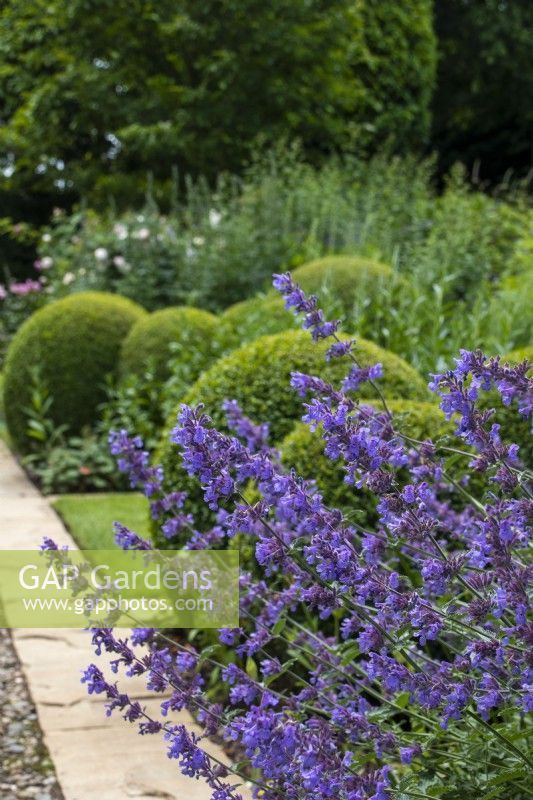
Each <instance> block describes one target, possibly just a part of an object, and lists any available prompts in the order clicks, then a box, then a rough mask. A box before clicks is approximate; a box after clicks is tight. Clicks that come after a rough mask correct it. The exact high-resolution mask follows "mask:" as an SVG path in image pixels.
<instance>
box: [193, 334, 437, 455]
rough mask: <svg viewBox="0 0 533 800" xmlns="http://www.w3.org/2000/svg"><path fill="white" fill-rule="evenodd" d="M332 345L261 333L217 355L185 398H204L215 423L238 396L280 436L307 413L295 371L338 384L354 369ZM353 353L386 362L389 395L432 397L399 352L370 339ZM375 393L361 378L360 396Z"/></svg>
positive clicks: (366, 362)
mask: <svg viewBox="0 0 533 800" xmlns="http://www.w3.org/2000/svg"><path fill="white" fill-rule="evenodd" d="M344 338H349V337H344ZM330 345H331V340H326V341H321V342H318V343H315V342H313V340H312V339H311V336H310V335H309V333H308V332H307V331H301V330H292V331H285V332H282V333H278V334H274V335H272V336H262V337H260V338H259V339H256V340H255V341H253V342H250V343H249V344H247V345H244V346H243V347H240V348H239V349H238V350H234V351H233V352H232V353H229V354H228V355H226V356H224V357H223V358H220V359H219V360H218V361H216V362H215V363H214V364H213V365H212V366H211V367H210V368H209V369H208V370H207V371H206V372H204V373H203V374H202V375H201V376H200V377H199V379H198V380H197V381H196V383H195V384H193V386H191V388H190V390H189V391H188V392H187V394H186V395H185V396H184V397H183V398H182V402H184V403H187V404H189V405H196V404H198V403H203V404H204V407H205V411H206V413H207V414H209V415H210V416H211V417H212V418H213V421H214V422H215V424H216V425H218V426H222V427H224V424H225V414H224V411H223V409H222V403H223V401H224V400H237V402H238V403H239V404H240V405H241V407H242V409H243V411H244V413H245V414H247V415H248V416H249V417H251V418H252V419H253V420H254V421H256V422H268V424H269V426H270V433H271V438H272V441H273V442H278V441H280V439H281V438H283V436H285V434H286V433H288V432H289V430H290V429H291V428H292V426H293V423H294V421H295V420H296V419H299V417H301V415H302V413H303V411H302V399H301V397H300V396H299V395H298V393H297V392H296V391H295V390H294V389H293V388H292V387H291V373H292V372H304V373H306V374H309V375H318V376H320V377H321V378H324V379H325V380H327V381H330V382H332V383H334V384H338V383H339V382H340V381H341V380H342V379H343V378H344V377H345V375H346V373H347V372H348V371H349V369H350V366H351V363H350V361H349V360H348V359H346V358H333V359H331V360H330V361H327V360H326V358H325V354H326V351H327V350H328V348H329V347H330ZM354 353H355V355H356V357H357V360H358V362H359V364H360V365H361V366H362V367H367V366H370V365H373V364H376V363H378V362H379V363H381V364H382V365H383V372H384V376H383V378H381V379H379V380H378V381H377V383H378V385H379V386H380V388H381V390H382V392H383V393H384V395H385V396H386V397H409V398H412V399H418V400H424V399H427V398H428V390H427V388H426V385H425V383H424V381H423V380H422V378H421V377H420V375H419V374H418V373H417V371H416V370H415V369H414V368H413V367H411V366H410V365H409V364H407V362H405V361H404V360H403V359H401V358H400V357H399V356H397V355H395V354H394V353H391V352H389V351H387V350H384V349H382V348H381V347H378V346H377V345H375V344H373V343H372V342H369V341H366V340H365V339H358V340H357V344H356V346H355V350H354ZM374 394H375V392H374V390H373V389H372V387H371V386H369V385H368V384H362V385H361V387H360V391H359V393H358V396H360V397H373V396H374Z"/></svg>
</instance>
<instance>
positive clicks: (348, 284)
mask: <svg viewBox="0 0 533 800" xmlns="http://www.w3.org/2000/svg"><path fill="white" fill-rule="evenodd" d="M292 276H293V278H294V280H295V282H296V283H297V284H298V285H299V286H301V288H302V289H303V290H304V292H305V293H306V294H315V295H319V296H320V300H321V303H322V304H324V302H326V303H329V302H332V303H334V304H336V305H338V306H339V308H341V309H342V310H343V311H344V312H345V313H349V312H350V311H351V310H352V308H353V306H354V305H355V304H356V303H357V304H358V305H360V304H361V303H362V302H366V303H371V302H372V301H373V300H377V299H379V296H380V294H382V293H383V291H384V290H385V289H387V290H388V289H390V288H391V286H392V285H393V284H394V283H395V282H396V281H398V280H399V277H398V276H397V275H395V273H394V272H393V271H392V269H391V268H390V267H389V266H387V265H386V264H381V263H380V262H379V261H373V260H371V259H369V258H361V257H359V256H327V257H326V258H319V259H317V260H316V261H309V262H308V263H307V264H302V266H301V267H298V269H295V270H294V272H293V273H292Z"/></svg>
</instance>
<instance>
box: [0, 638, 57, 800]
mask: <svg viewBox="0 0 533 800" xmlns="http://www.w3.org/2000/svg"><path fill="white" fill-rule="evenodd" d="M0 800H63V794H62V792H61V789H60V788H59V784H58V782H57V778H56V774H55V771H54V765H53V764H52V762H51V760H50V757H49V755H48V751H47V749H46V747H45V745H44V742H43V737H42V733H41V729H40V728H39V722H38V720H37V712H36V711H35V706H34V705H33V702H32V700H31V697H30V694H29V692H28V687H27V686H26V681H25V680H24V675H23V673H22V670H21V668H20V664H19V661H18V659H17V656H16V653H15V650H14V648H13V642H12V641H11V636H10V633H9V631H6V630H4V629H3V628H0Z"/></svg>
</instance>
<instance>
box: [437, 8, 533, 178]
mask: <svg viewBox="0 0 533 800" xmlns="http://www.w3.org/2000/svg"><path fill="white" fill-rule="evenodd" d="M435 27H436V33H437V36H438V41H439V51H440V60H439V68H438V80H437V90H436V93H435V99H434V103H433V116H434V132H433V145H434V147H436V148H437V150H438V152H439V155H440V162H441V168H442V170H447V169H448V168H449V166H450V165H451V164H453V163H454V162H455V161H457V160H461V161H463V162H465V163H466V164H468V165H469V166H470V167H471V166H472V165H473V163H474V162H475V161H476V160H479V161H480V171H481V176H482V177H485V178H491V179H495V178H498V177H501V176H502V175H503V174H504V173H505V171H506V170H507V169H509V168H514V169H515V171H516V172H517V173H518V174H524V173H525V172H527V170H528V169H529V168H530V167H531V163H532V154H533V47H532V42H533V5H532V3H531V0H436V3H435Z"/></svg>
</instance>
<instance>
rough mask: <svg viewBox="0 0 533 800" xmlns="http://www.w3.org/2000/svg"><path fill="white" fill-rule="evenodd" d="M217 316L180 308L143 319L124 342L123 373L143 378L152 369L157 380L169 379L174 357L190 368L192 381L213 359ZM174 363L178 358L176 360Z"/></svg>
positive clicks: (188, 308)
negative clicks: (171, 361) (171, 362)
mask: <svg viewBox="0 0 533 800" xmlns="http://www.w3.org/2000/svg"><path fill="white" fill-rule="evenodd" d="M215 329H216V317H215V316H214V315H213V314H210V313H209V312H208V311H202V310H201V309H198V308H190V307H188V306H181V307H180V306H178V307H173V308H165V309H163V310H161V311H155V312H154V313H153V314H150V315H148V316H145V317H142V318H141V319H139V320H138V321H137V322H136V324H135V325H134V326H133V327H132V328H131V330H130V332H129V333H128V335H127V336H126V338H125V339H124V341H123V343H122V351H121V359H120V371H121V373H122V374H123V375H128V374H133V375H136V376H141V375H143V374H144V372H145V371H146V370H147V369H148V368H149V369H151V371H152V372H153V374H154V377H155V378H156V379H159V380H162V381H164V380H166V379H167V378H168V377H169V376H170V374H171V368H170V364H169V362H170V360H171V357H172V356H174V357H175V359H176V360H177V361H179V362H180V363H182V364H183V365H185V364H187V365H188V366H190V373H191V374H190V378H191V382H192V381H193V380H195V379H196V377H197V376H198V375H199V374H200V372H201V371H202V370H203V369H205V367H206V365H207V364H208V363H209V360H210V359H211V357H212V350H213V348H212V342H213V335H214V332H215ZM172 360H174V358H173V359H172Z"/></svg>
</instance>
